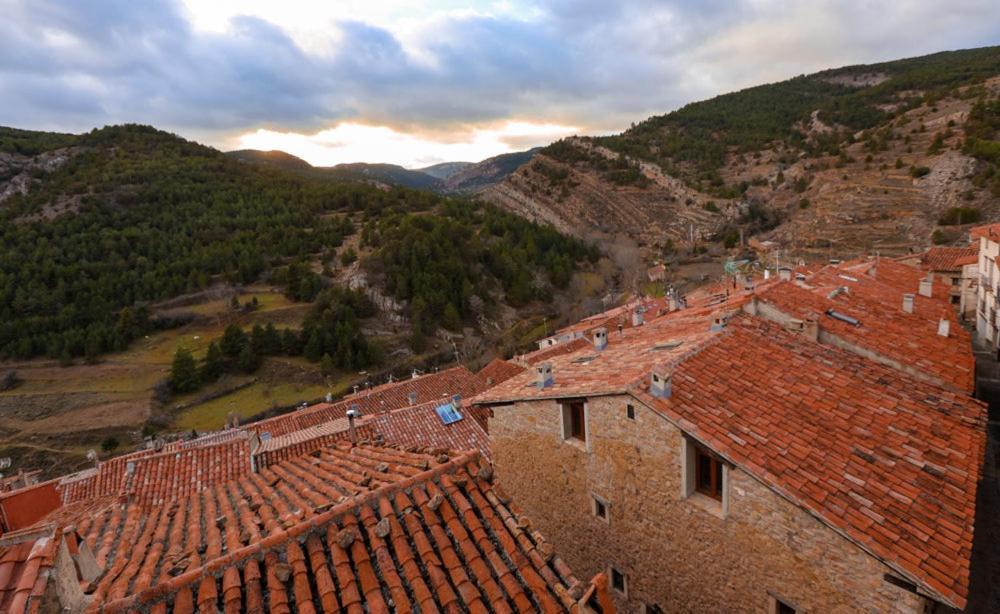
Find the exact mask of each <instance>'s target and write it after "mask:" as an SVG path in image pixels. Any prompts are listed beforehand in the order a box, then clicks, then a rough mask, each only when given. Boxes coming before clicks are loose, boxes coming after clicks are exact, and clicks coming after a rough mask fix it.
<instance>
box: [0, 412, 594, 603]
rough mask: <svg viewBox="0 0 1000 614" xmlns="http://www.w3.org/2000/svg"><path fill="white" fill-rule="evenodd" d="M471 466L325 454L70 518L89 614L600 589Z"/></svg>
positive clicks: (555, 598)
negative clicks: (91, 572)
mask: <svg viewBox="0 0 1000 614" xmlns="http://www.w3.org/2000/svg"><path fill="white" fill-rule="evenodd" d="M473 423H474V422H473ZM480 462H481V461H480V460H479V455H478V454H477V453H475V452H471V453H467V454H458V455H454V454H453V455H450V456H444V457H441V456H440V455H438V454H428V453H420V452H407V451H404V450H401V449H396V448H390V447H378V446H365V445H362V446H358V447H354V448H350V447H346V446H342V447H332V448H327V449H324V450H322V451H321V452H318V453H316V454H314V455H306V456H302V457H298V458H294V459H289V460H288V461H284V462H281V463H278V464H276V465H274V466H272V467H268V468H264V469H263V470H262V471H261V472H260V473H258V474H251V475H249V476H245V477H243V478H241V479H239V480H233V481H229V482H225V483H218V484H216V485H215V486H214V487H212V488H211V489H208V490H205V491H203V492H200V493H196V494H192V495H190V496H188V497H184V498H180V499H176V500H174V501H173V502H171V503H168V504H164V505H159V506H153V507H151V508H144V507H142V506H141V505H139V504H138V503H135V502H133V503H129V504H117V505H112V506H111V507H109V508H107V509H104V510H100V511H98V512H96V513H94V514H93V515H88V513H84V514H82V515H81V517H80V518H79V519H78V520H77V524H78V526H79V527H81V529H82V530H83V531H84V532H85V533H86V539H87V540H88V541H89V542H90V543H91V544H92V545H93V546H95V547H96V548H102V546H103V547H104V548H103V551H102V554H103V558H104V563H105V564H106V569H107V571H106V572H105V574H104V575H103V576H102V577H101V578H100V580H99V581H98V583H97V587H96V590H95V592H94V596H93V600H92V602H91V606H90V610H91V611H95V612H97V611H103V612H126V611H134V610H143V611H145V610H147V609H148V610H150V611H154V612H156V611H167V610H170V611H173V612H193V611H195V609H199V610H211V611H215V610H216V609H217V608H221V609H223V610H224V611H227V612H243V611H263V610H267V611H273V612H280V611H285V612H291V611H299V612H311V611H332V610H336V609H338V608H339V609H343V610H346V611H355V610H356V611H389V610H390V609H391V610H393V611H400V612H402V611H416V610H420V611H434V610H445V611H447V610H457V611H458V610H460V611H477V610H482V611H512V610H514V609H519V610H522V611H523V610H529V611H547V612H548V611H552V612H556V611H570V610H571V609H572V608H573V607H574V606H575V605H576V604H577V602H578V601H579V600H580V599H581V598H583V597H584V596H586V595H589V593H590V592H592V591H595V590H597V591H601V592H602V593H603V592H606V582H604V581H603V578H598V581H596V582H595V583H593V584H592V585H591V586H590V588H589V589H588V587H587V586H586V585H584V584H583V583H580V582H579V581H577V580H576V578H575V577H573V575H572V573H571V572H570V571H569V569H568V568H567V567H566V565H565V563H563V562H562V560H561V559H560V558H559V557H558V556H553V555H552V554H551V548H550V547H549V546H548V545H547V544H545V543H544V542H542V541H540V540H541V537H540V536H539V535H538V534H537V532H535V531H533V530H531V528H530V523H529V522H528V521H527V520H526V519H524V518H522V517H521V516H520V515H519V513H518V510H517V509H516V508H514V507H513V506H512V505H511V504H510V503H509V501H508V499H507V498H506V496H504V495H503V494H501V493H500V492H499V491H497V490H496V489H495V488H494V486H493V484H492V482H491V480H492V472H488V471H484V470H483V469H482V467H483V466H482V465H480ZM2 569H3V567H2V562H0V571H2ZM602 597H603V598H604V599H606V597H607V596H606V594H603V595H602Z"/></svg>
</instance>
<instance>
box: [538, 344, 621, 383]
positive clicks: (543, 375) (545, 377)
mask: <svg viewBox="0 0 1000 614" xmlns="http://www.w3.org/2000/svg"><path fill="white" fill-rule="evenodd" d="M604 334H605V337H606V336H607V331H605V333H604ZM535 372H536V374H537V379H536V380H535V385H537V386H538V387H539V388H548V387H549V386H551V385H552V363H551V362H543V363H541V364H539V365H538V366H537V367H535Z"/></svg>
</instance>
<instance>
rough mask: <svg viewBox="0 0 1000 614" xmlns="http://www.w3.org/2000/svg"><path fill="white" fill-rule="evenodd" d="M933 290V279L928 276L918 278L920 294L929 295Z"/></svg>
mask: <svg viewBox="0 0 1000 614" xmlns="http://www.w3.org/2000/svg"><path fill="white" fill-rule="evenodd" d="M933 290H934V280H933V279H931V277H930V276H928V277H927V278H926V279H921V280H920V296H926V297H930V296H931V295H932V294H933Z"/></svg>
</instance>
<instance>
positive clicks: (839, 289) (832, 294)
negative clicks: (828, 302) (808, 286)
mask: <svg viewBox="0 0 1000 614" xmlns="http://www.w3.org/2000/svg"><path fill="white" fill-rule="evenodd" d="M849 293H850V290H848V288H847V286H837V287H836V288H834V289H833V290H831V291H830V294H827V295H826V298H829V299H834V298H837V297H838V296H840V295H841V294H849Z"/></svg>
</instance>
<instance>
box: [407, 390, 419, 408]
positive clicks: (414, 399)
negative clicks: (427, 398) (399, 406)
mask: <svg viewBox="0 0 1000 614" xmlns="http://www.w3.org/2000/svg"><path fill="white" fill-rule="evenodd" d="M406 398H407V400H409V401H410V405H416V404H417V393H416V392H411V393H410V394H408V395H406Z"/></svg>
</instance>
